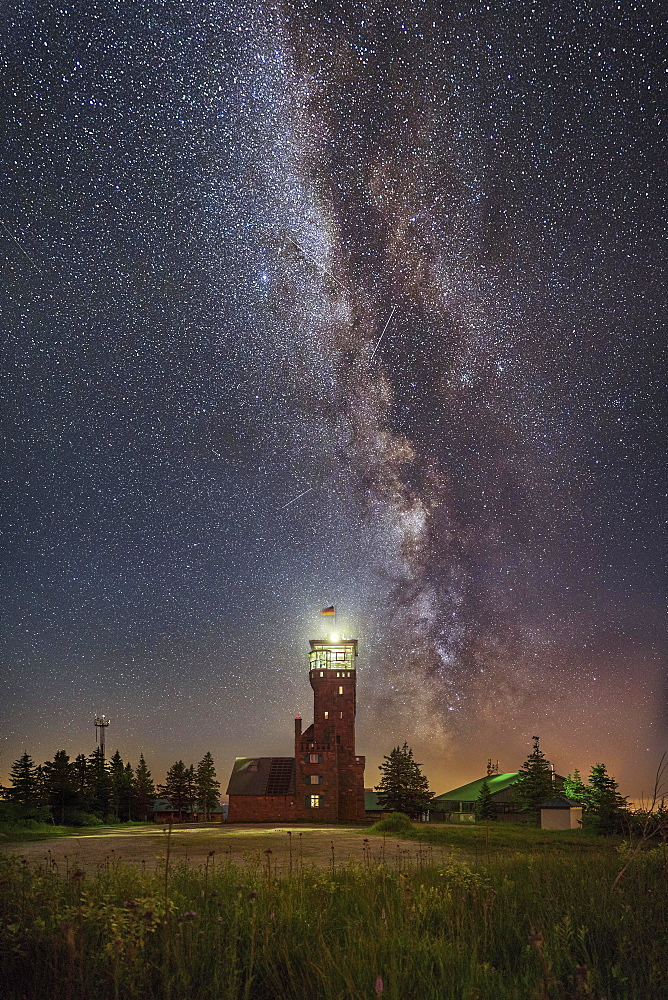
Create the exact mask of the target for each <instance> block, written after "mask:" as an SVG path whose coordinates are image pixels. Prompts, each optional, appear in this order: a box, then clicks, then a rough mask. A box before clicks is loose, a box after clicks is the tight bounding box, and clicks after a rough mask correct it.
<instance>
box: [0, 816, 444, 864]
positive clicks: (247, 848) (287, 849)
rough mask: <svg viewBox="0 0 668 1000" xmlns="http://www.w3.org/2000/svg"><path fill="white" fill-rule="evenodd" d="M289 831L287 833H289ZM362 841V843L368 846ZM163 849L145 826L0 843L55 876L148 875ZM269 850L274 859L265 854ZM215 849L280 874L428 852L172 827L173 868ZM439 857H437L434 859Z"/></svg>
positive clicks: (300, 833) (340, 836) (400, 844)
mask: <svg viewBox="0 0 668 1000" xmlns="http://www.w3.org/2000/svg"><path fill="white" fill-rule="evenodd" d="M288 829H289V833H288ZM365 838H367V843H365V842H364V841H365ZM166 847H167V836H166V828H165V827H162V826H153V825H147V826H142V827H134V828H132V829H125V830H123V829H119V828H118V827H105V828H101V829H100V828H98V829H93V830H91V829H86V830H82V832H81V833H80V834H77V835H75V836H72V837H63V838H61V839H58V840H39V841H33V842H32V843H19V844H11V843H6V844H5V843H2V844H0V850H2V851H3V853H6V854H15V855H18V856H19V857H22V858H26V859H27V860H28V861H29V862H30V863H31V864H32V865H34V864H45V865H47V864H50V863H52V862H55V863H56V864H57V865H58V870H59V871H60V872H65V871H66V870H69V871H73V870H75V869H77V868H82V869H85V870H86V871H94V870H95V869H96V868H97V867H98V866H99V865H104V864H108V863H110V862H112V861H114V860H121V861H124V862H128V863H130V864H138V865H143V866H145V867H146V869H147V870H150V869H153V868H155V867H156V866H158V865H160V864H161V863H162V862H161V859H162V858H164V856H165V851H166ZM268 850H270V851H271V852H272V853H271V855H267V854H266V853H265V852H266V851H268ZM210 851H214V852H215V854H214V858H215V862H216V863H219V862H221V861H228V860H229V861H232V862H234V863H235V864H249V865H265V864H266V863H267V857H269V858H270V859H271V864H272V867H273V868H274V869H275V870H277V871H287V870H289V868H290V865H291V864H292V866H293V867H294V866H296V865H298V864H300V863H304V864H308V865H317V866H323V867H324V866H329V865H331V864H332V861H333V862H334V865H335V866H336V867H338V866H340V865H343V864H346V863H347V862H349V861H358V862H362V861H363V860H364V856H365V854H364V852H365V851H367V852H368V856H369V857H370V858H372V859H376V860H378V861H380V860H384V861H385V862H386V863H387V864H388V865H391V866H392V867H397V868H405V867H407V866H408V865H409V864H416V863H418V862H419V860H420V859H423V860H426V859H427V856H428V852H429V848H427V847H425V846H424V845H420V844H419V843H416V842H415V841H401V840H398V839H397V838H396V837H392V836H391V837H387V838H386V839H385V840H383V838H382V837H378V836H370V835H369V834H368V831H367V830H364V829H360V828H359V827H356V828H355V827H352V828H347V827H340V826H336V827H321V826H318V827H313V826H291V827H290V828H287V827H278V826H274V825H270V824H253V825H248V826H246V825H237V824H235V825H234V826H220V825H217V824H209V825H205V824H201V825H197V826H191V825H190V824H188V825H185V824H183V825H176V826H174V827H173V828H172V840H171V858H172V861H173V862H174V863H178V862H179V861H186V860H187V861H188V862H190V863H193V864H203V863H204V862H205V861H206V859H207V856H209V852H210ZM433 858H434V860H435V861H438V860H440V852H436V853H434V855H433Z"/></svg>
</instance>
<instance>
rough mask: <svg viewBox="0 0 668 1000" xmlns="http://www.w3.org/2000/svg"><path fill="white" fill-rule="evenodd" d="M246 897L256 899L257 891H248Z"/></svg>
mask: <svg viewBox="0 0 668 1000" xmlns="http://www.w3.org/2000/svg"><path fill="white" fill-rule="evenodd" d="M248 898H249V899H257V893H256V892H249V893H248Z"/></svg>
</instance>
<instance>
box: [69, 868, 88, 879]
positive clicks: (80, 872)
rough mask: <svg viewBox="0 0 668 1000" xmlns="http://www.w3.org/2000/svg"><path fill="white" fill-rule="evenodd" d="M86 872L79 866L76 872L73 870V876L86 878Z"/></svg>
mask: <svg viewBox="0 0 668 1000" xmlns="http://www.w3.org/2000/svg"><path fill="white" fill-rule="evenodd" d="M85 874H86V873H85V872H82V871H81V869H80V868H77V870H76V871H75V872H72V878H84V876H85Z"/></svg>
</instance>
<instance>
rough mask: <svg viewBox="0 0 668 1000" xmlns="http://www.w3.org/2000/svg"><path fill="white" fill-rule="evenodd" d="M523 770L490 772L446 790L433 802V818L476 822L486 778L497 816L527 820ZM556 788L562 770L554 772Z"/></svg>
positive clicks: (561, 784)
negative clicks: (518, 787)
mask: <svg viewBox="0 0 668 1000" xmlns="http://www.w3.org/2000/svg"><path fill="white" fill-rule="evenodd" d="M520 777H521V775H520V773H519V771H507V772H506V773H505V774H486V775H484V776H483V777H482V778H476V780H475V781H469V783H468V784H466V785H460V786H459V787H458V788H453V789H452V790H451V791H449V792H443V794H442V795H437V796H436V797H435V798H434V799H432V803H431V806H430V810H429V812H430V817H431V819H435V820H438V819H441V820H443V819H445V820H449V821H455V822H456V821H459V822H462V823H467V822H469V823H472V822H473V821H474V820H475V807H476V802H477V801H478V798H479V796H480V789H481V788H482V786H483V784H484V782H485V781H486V782H487V784H488V785H489V790H490V793H491V799H492V804H493V806H494V811H495V813H496V818H497V819H501V820H506V821H508V822H517V820H526V818H527V817H526V813H524V812H522V803H521V802H520V801H519V800H518V796H517V792H516V791H515V786H516V785H517V783H518V781H519V780H520ZM553 782H554V790H555V792H558V791H561V789H562V787H563V783H564V779H563V777H562V776H561V775H559V774H553Z"/></svg>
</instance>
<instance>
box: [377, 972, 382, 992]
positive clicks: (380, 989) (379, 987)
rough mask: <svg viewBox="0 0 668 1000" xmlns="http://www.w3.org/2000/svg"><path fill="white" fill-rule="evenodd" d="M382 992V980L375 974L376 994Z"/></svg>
mask: <svg viewBox="0 0 668 1000" xmlns="http://www.w3.org/2000/svg"><path fill="white" fill-rule="evenodd" d="M382 992H383V980H382V978H381V977H380V976H376V994H377V995H378V996H380V994H381V993H382Z"/></svg>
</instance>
